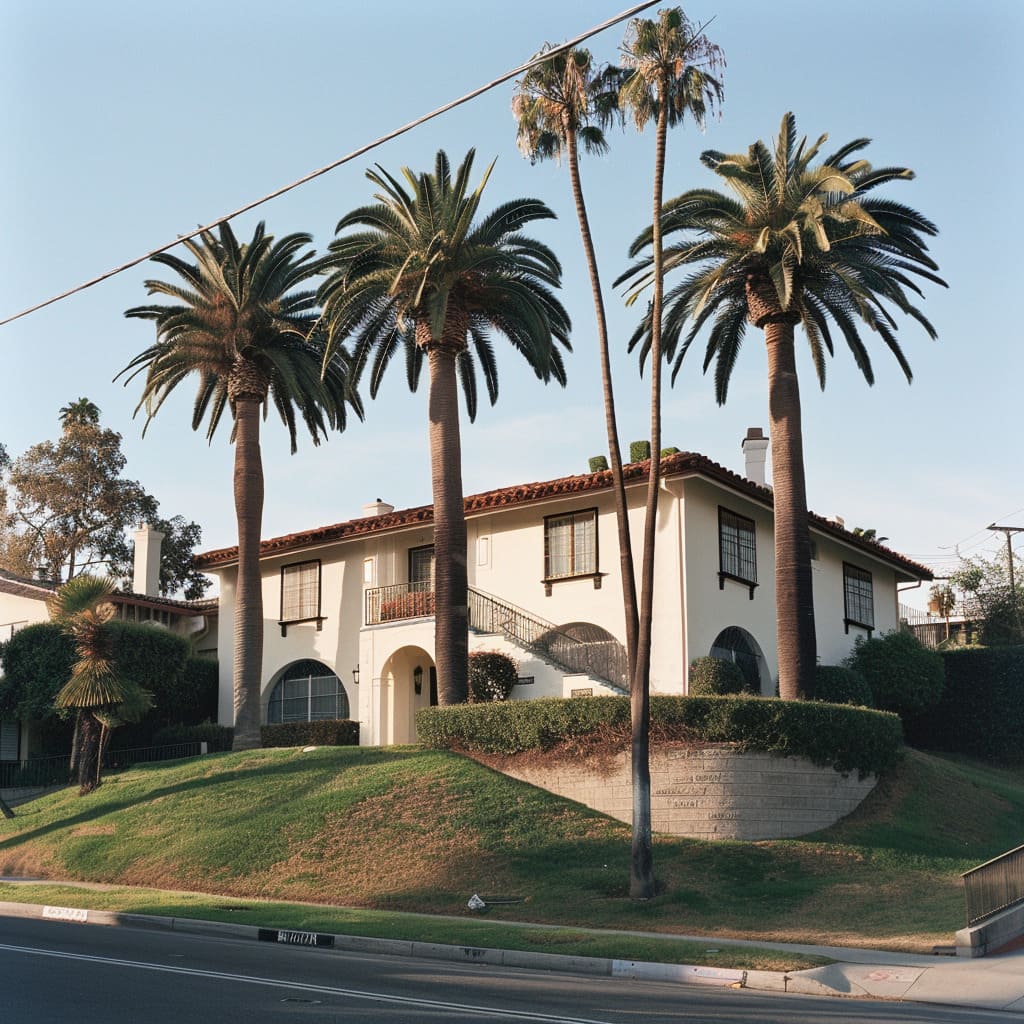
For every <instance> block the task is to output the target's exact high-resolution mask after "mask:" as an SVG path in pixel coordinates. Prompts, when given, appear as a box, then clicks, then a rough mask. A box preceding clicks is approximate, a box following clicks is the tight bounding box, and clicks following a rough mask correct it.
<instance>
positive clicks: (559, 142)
mask: <svg viewBox="0 0 1024 1024" xmlns="http://www.w3.org/2000/svg"><path fill="white" fill-rule="evenodd" d="M549 48H550V47H547V46H545V48H544V50H542V51H541V52H540V53H539V54H538V56H543V55H544V53H545V52H546V51H547V50H548V49H549ZM621 84H622V72H621V71H620V70H619V69H618V68H613V67H608V66H605V67H597V66H595V64H594V59H593V57H592V56H591V54H590V51H589V50H585V49H572V50H562V51H559V52H558V53H555V54H553V55H552V56H551V57H550V58H549V59H548V60H546V61H544V62H543V63H541V64H537V65H535V66H534V67H532V68H530V70H529V71H527V72H526V74H525V75H523V77H522V79H520V81H519V82H517V83H516V85H517V92H516V94H515V96H514V97H513V100H512V113H513V115H514V116H515V118H516V120H517V121H518V124H519V134H518V143H519V148H520V150H521V151H522V152H523V154H524V155H525V156H528V157H529V158H530V160H531V162H535V161H537V160H550V159H552V158H554V159H556V160H559V161H560V160H561V159H562V158H563V157H565V159H566V163H567V164H568V167H569V181H570V183H571V185H572V195H573V200H574V202H575V204H576V217H577V219H578V220H579V225H580V236H581V238H582V240H583V252H584V256H585V257H586V261H587V271H588V273H589V274H590V289H591V292H592V294H593V298H594V312H595V314H596V316H597V347H598V357H599V359H600V362H601V388H602V394H603V397H604V413H605V428H606V430H607V433H608V457H609V461H610V463H611V472H612V489H613V492H614V495H615V517H616V525H617V528H618V535H619V567H620V574H621V576H622V601H623V608H624V611H625V619H626V652H627V655H628V666H629V676H630V678H632V675H633V669H634V667H635V665H636V638H637V620H638V614H639V613H638V611H637V599H636V574H635V572H634V568H633V545H632V541H631V539H630V533H629V518H628V513H627V508H626V487H625V484H624V482H623V476H622V452H621V448H620V445H619V428H618V424H617V422H616V416H615V392H614V388H613V386H612V371H611V358H610V353H609V344H608V320H607V317H606V315H605V306H604V292H603V290H602V288H601V275H600V272H599V270H598V266H597V254H596V253H595V251H594V239H593V235H592V234H591V231H590V219H589V217H588V214H587V206H586V202H585V201H584V198H583V185H582V182H581V181H580V161H579V147H580V143H582V144H583V149H584V150H585V152H587V153H598V154H601V153H605V152H607V151H608V142H607V140H606V139H605V134H604V129H605V128H606V127H608V125H609V124H610V123H611V122H612V120H613V119H615V118H617V117H618V90H619V88H620V86H621Z"/></svg>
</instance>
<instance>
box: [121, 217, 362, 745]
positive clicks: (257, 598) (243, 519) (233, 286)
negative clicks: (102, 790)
mask: <svg viewBox="0 0 1024 1024" xmlns="http://www.w3.org/2000/svg"><path fill="white" fill-rule="evenodd" d="M310 241H311V238H310V236H309V235H307V234H302V233H297V234H291V235H287V236H285V237H284V238H282V239H281V240H280V241H277V242H275V241H274V238H273V236H272V235H267V234H266V232H265V230H264V226H263V224H262V223H260V224H259V225H258V226H257V228H256V230H255V232H254V233H253V237H252V241H250V242H247V243H245V244H239V242H238V241H237V240H236V238H235V236H234V233H233V232H232V230H231V227H230V225H229V224H228V223H227V222H225V223H223V224H221V225H220V227H219V230H218V233H217V234H216V235H214V234H213V233H212V232H203V233H202V234H201V235H200V236H199V240H198V241H193V240H188V241H185V242H184V243H183V244H184V245H185V247H186V248H187V249H188V251H189V253H190V254H191V255H192V257H193V259H194V260H195V262H187V261H186V260H183V259H179V258H178V257H177V256H174V255H171V254H170V253H162V254H160V255H158V256H154V257H153V259H154V261H155V262H157V263H161V264H163V265H164V266H166V267H169V268H170V269H171V270H173V271H174V272H175V273H176V274H177V275H178V276H179V278H180V279H181V280H180V281H175V282H170V283H167V282H164V281H147V282H146V288H147V290H148V292H149V294H150V295H154V294H158V295H166V296H169V297H170V298H171V299H172V300H174V302H173V303H172V304H169V305H150V306H137V307H135V308H133V309H129V310H127V311H126V313H125V315H126V316H128V317H137V318H140V319H143V320H152V321H154V322H155V323H156V333H157V340H156V342H155V344H153V345H152V346H151V347H150V348H148V349H146V350H145V351H144V352H141V353H140V354H139V355H137V356H136V357H135V358H134V359H133V360H132V361H131V362H130V363H129V364H128V366H127V367H125V369H124V370H122V371H121V372H122V373H129V378H128V379H129V380H131V379H132V378H134V377H135V376H136V375H137V374H139V373H142V372H143V371H145V373H146V378H145V383H144V385H143V389H142V398H141V399H140V401H139V406H138V408H137V409H136V412H137V411H138V409H141V408H142V407H143V406H145V409H146V426H147V427H148V425H149V422H150V421H151V420H152V419H153V417H154V416H155V415H156V414H157V412H158V411H159V409H160V407H161V406H162V405H163V403H164V400H165V399H166V398H167V396H168V395H169V394H170V393H171V392H172V391H173V390H174V389H175V387H176V386H177V385H178V384H179V383H180V382H181V381H182V380H184V379H185V378H186V377H190V376H192V375H193V374H195V375H196V376H197V377H198V379H199V389H198V393H197V394H196V399H195V405H194V407H193V414H192V429H193V430H196V429H198V428H199V426H200V425H201V423H202V422H203V420H204V418H206V419H208V427H207V432H206V434H207V438H208V439H210V440H212V439H213V435H214V432H215V431H216V429H217V426H218V424H219V423H220V422H221V419H222V417H223V413H224V410H225V408H227V409H229V410H230V414H231V419H232V434H231V440H232V441H233V442H234V445H235V466H234V496H235V514H236V517H237V520H238V583H237V590H236V594H235V623H234V666H233V671H234V724H235V737H234V747H235V749H236V750H243V749H248V748H251V747H258V746H259V745H260V677H261V673H262V661H263V595H262V587H261V579H260V567H259V545H260V534H261V528H262V518H263V464H262V460H261V456H260V412H261V410H262V412H263V414H264V416H265V415H266V412H267V406H268V405H269V404H270V403H272V404H273V405H274V407H275V408H276V409H277V411H278V414H279V415H280V417H281V420H282V421H283V422H284V424H285V426H286V427H287V429H288V434H289V436H290V438H291V450H292V452H293V453H294V452H295V450H296V433H297V422H296V418H297V414H298V415H299V416H301V418H302V421H303V423H305V425H306V428H307V430H308V431H309V434H310V436H311V437H312V439H313V443H314V444H319V443H320V439H321V436H323V437H326V436H327V432H328V429H329V428H336V429H339V430H341V429H343V428H344V426H345V405H346V402H347V403H349V404H350V405H351V406H352V407H353V409H354V410H355V411H356V413H357V414H358V415H361V414H362V413H361V407H360V404H359V399H358V397H357V396H356V395H355V393H354V392H353V391H352V390H351V389H350V388H349V386H348V378H347V372H346V366H345V357H344V352H343V351H342V350H338V349H336V350H335V354H334V355H333V356H332V358H330V359H328V360H326V361H325V360H324V338H323V337H322V335H320V334H318V333H317V332H316V331H315V330H314V328H315V327H316V324H317V321H318V312H317V309H316V296H315V293H314V292H313V291H312V290H309V289H303V288H302V287H301V286H302V285H303V284H304V283H305V282H307V281H308V280H309V279H310V278H311V277H312V276H313V275H314V274H316V273H317V272H318V270H319V264H318V262H317V261H316V260H315V259H314V256H313V251H312V250H307V251H305V252H303V251H302V250H303V248H304V246H306V245H307V244H309V242H310ZM143 432H145V431H143Z"/></svg>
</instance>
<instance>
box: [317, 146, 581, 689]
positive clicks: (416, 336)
mask: <svg viewBox="0 0 1024 1024" xmlns="http://www.w3.org/2000/svg"><path fill="white" fill-rule="evenodd" d="M473 157H474V151H473V150H470V151H469V152H468V153H467V154H466V157H465V159H464V160H463V161H462V163H461V164H460V165H459V167H458V168H457V169H456V171H455V175H454V177H453V176H452V173H451V168H450V166H449V163H448V157H447V155H446V154H445V153H444V151H443V150H441V151H439V152H438V154H437V158H436V160H435V163H434V171H433V173H432V174H431V173H423V174H419V175H416V174H414V173H413V172H412V171H411V170H409V168H407V167H403V168H402V176H403V178H404V179H405V185H403V184H402V183H401V182H400V181H398V180H397V179H396V178H394V177H392V176H391V175H390V174H388V173H387V172H386V171H385V170H384V169H383V168H380V167H378V169H377V171H368V172H367V177H368V178H369V179H370V181H371V182H373V184H374V185H376V186H377V188H378V189H379V190H380V191H379V192H378V193H377V194H376V198H377V200H378V202H376V203H374V204H373V205H370V206H364V207H360V208H359V209H357V210H353V211H352V212H351V213H349V214H348V215H346V216H345V217H343V218H342V219H341V220H340V221H339V222H338V226H337V228H336V229H335V230H336V233H337V234H339V235H340V236H341V237H339V238H336V239H335V240H334V241H333V242H332V243H331V245H330V254H329V255H328V257H327V258H326V260H325V266H326V268H327V269H328V271H329V273H328V276H327V279H326V280H325V281H324V283H323V285H322V287H321V289H320V300H321V302H322V303H323V307H324V318H325V321H326V323H327V324H328V325H329V332H330V339H331V341H330V343H329V346H328V352H329V353H331V352H333V351H334V347H335V345H336V344H337V343H338V342H339V341H340V340H341V339H344V338H349V337H350V338H351V339H352V345H353V350H352V361H353V367H354V372H355V373H357V374H361V373H362V372H363V370H364V368H365V366H366V364H367V363H368V362H369V361H370V360H371V357H372V367H371V370H370V395H371V396H372V397H376V394H377V389H378V388H379V387H380V383H381V379H382V377H383V375H384V372H385V371H386V369H387V367H388V365H389V364H390V362H391V359H392V358H393V356H394V355H395V354H396V352H399V351H402V352H403V353H404V354H405V364H406V375H407V379H408V382H409V387H410V389H411V390H413V391H415V390H416V387H417V384H418V382H419V377H420V373H421V370H422V367H423V363H424V361H426V363H427V366H428V372H429V379H430V395H429V399H428V416H429V433H430V468H431V486H432V491H433V501H434V556H435V578H434V590H435V619H434V629H435V640H434V659H435V661H436V663H437V679H438V698H439V700H440V702H441V703H442V704H458V703H462V702H464V701H465V700H466V697H467V693H468V690H467V685H468V684H467V671H468V628H469V619H468V616H469V612H468V608H467V603H466V602H467V571H466V518H465V506H464V503H463V489H462V454H461V435H460V427H459V402H458V387H457V384H456V380H457V378H461V381H462V386H463V392H464V394H465V397H466V407H467V412H468V414H469V418H470V420H472V419H473V418H474V417H475V415H476V405H477V397H476V396H477V388H476V362H477V361H479V364H480V367H481V369H482V370H483V373H484V379H485V381H486V384H487V392H488V395H489V397H490V400H491V402H492V403H493V402H494V401H495V400H496V399H497V396H498V375H497V365H496V363H495V361H494V352H493V349H492V346H491V334H492V332H496V333H498V334H501V335H503V336H504V337H505V338H506V339H507V340H508V341H509V342H510V343H511V345H512V347H513V348H515V349H516V350H517V351H518V352H519V353H520V354H521V355H522V356H523V357H524V358H525V359H526V361H527V362H528V363H529V365H530V366H531V367H532V369H533V370H534V372H535V373H536V374H537V376H538V378H540V379H541V380H543V381H547V380H549V379H550V378H552V377H553V378H554V379H555V380H557V381H558V382H559V383H561V384H564V383H565V368H564V366H563V364H562V359H561V354H560V352H559V350H558V348H557V345H556V342H558V343H561V344H563V345H565V347H566V348H568V347H569V316H568V314H567V313H566V312H565V310H564V309H563V308H562V305H561V304H560V303H559V301H558V300H557V298H556V297H555V295H554V293H553V289H554V288H557V287H558V286H559V284H560V282H561V274H562V269H561V266H560V265H559V263H558V260H557V258H556V257H555V254H554V253H553V252H552V251H551V250H550V249H549V248H548V247H547V246H545V245H542V244H541V243H540V242H538V241H536V240H535V239H533V238H529V237H527V236H526V235H523V234H521V233H520V232H521V229H522V228H524V227H525V226H526V225H527V224H530V223H532V222H533V221H536V220H545V219H549V218H553V217H554V214H553V213H552V212H551V211H550V210H549V209H548V208H547V206H545V205H544V204H543V203H542V202H540V201H539V200H537V199H514V200H512V201H510V202H507V203H504V204H503V205H501V206H499V207H498V208H497V209H496V210H494V211H492V212H491V213H489V214H487V215H485V216H482V217H480V218H479V219H478V217H477V215H478V213H479V208H480V200H481V197H482V194H483V190H484V187H485V185H486V184H487V179H488V177H489V176H490V173H491V168H493V166H494V164H493V163H492V164H491V166H490V167H488V169H487V170H486V171H485V173H484V176H483V179H482V180H481V181H480V184H479V185H477V187H476V188H475V189H474V190H473V191H470V185H469V176H470V174H471V172H472V168H473ZM353 227H363V228H365V230H363V231H356V232H353V233H351V234H342V232H344V231H346V230H347V229H348V228H353ZM474 356H475V358H474Z"/></svg>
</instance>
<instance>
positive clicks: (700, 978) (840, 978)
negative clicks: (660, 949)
mask: <svg viewBox="0 0 1024 1024" xmlns="http://www.w3.org/2000/svg"><path fill="white" fill-rule="evenodd" d="M3 881H4V882H8V883H9V882H23V883H27V882H29V880H28V879H11V878H5V879H3ZM32 881H38V880H32ZM63 884H71V885H76V884H77V885H79V886H81V887H82V888H104V889H105V888H110V886H106V885H96V884H95V883H93V884H90V883H63ZM0 915H2V916H6V917H29V918H50V919H55V920H73V921H77V922H79V923H82V924H98V925H114V926H121V927H142V928H159V929H167V930H173V931H180V932H185V933H190V932H191V933H194V934H207V935H209V934H216V935H221V936H225V937H234V938H240V939H254V940H256V939H259V940H262V941H268V931H269V933H270V934H269V941H278V942H281V943H286V944H301V945H315V944H317V943H316V942H314V941H310V940H311V939H314V938H322V939H324V940H329V941H326V942H324V943H321V945H328V946H330V947H333V948H335V949H337V950H339V951H345V952H365V953H371V954H378V955H391V956H411V957H420V958H424V959H437V960H446V961H461V962H466V963H478V964H482V965H487V964H493V965H501V966H506V967H524V968H530V969H534V970H552V971H561V972H565V973H573V974H589V975H611V976H617V977H631V978H636V979H637V980H641V981H642V980H649V981H669V982H679V983H683V984H702V985H721V986H731V987H734V988H751V989H760V990H763V991H771V992H793V993H800V994H804V995H817V996H845V997H854V998H872V999H886V1000H897V1001H904V1000H905V1001H910V1002H917V1003H939V1004H943V1005H946V1006H964V1007H977V1008H980V1009H988V1010H1003V1011H1010V1012H1015V1013H1020V1014H1022V1015H1024V948H1017V949H1015V950H1013V951H1011V952H1006V953H1002V954H993V955H990V956H987V957H984V958H975V959H969V958H957V957H946V956H922V955H919V954H915V953H894V952H891V951H888V950H871V949H856V948H851V947H845V946H807V945H797V944H789V943H779V942H763V941H757V940H740V939H722V938H720V937H718V938H708V937H707V936H696V935H677V936H668V935H665V934H664V933H663V932H616V934H620V935H650V936H652V937H656V938H660V939H666V938H677V939H681V940H689V941H696V942H706V943H707V944H708V945H709V946H714V945H726V944H727V945H739V946H758V947H761V948H763V949H778V950H783V951H790V952H795V953H807V954H814V955H817V956H822V957H827V958H829V959H831V960H834V961H835V963H832V964H829V965H828V966H826V967H815V968H812V969H810V970H806V971H792V972H786V973H783V972H780V971H743V970H730V969H726V968H716V967H706V966H692V965H687V964H664V963H646V962H638V961H623V960H612V959H605V958H598V957H582V956H565V955H558V954H550V953H526V952H520V951H514V950H498V949H486V948H480V947H473V946H449V945H441V944H439V943H427V942H415V941H411V940H399V939H375V938H367V937H361V936H349V935H324V936H319V935H318V934H317V933H308V934H307V933H304V932H285V931H281V932H276V931H274V930H268V929H261V928H259V927H258V926H255V925H243V924H233V923H231V924H224V923H220V922H212V921H200V920H194V919H191V918H165V917H156V916H152V915H145V914H132V913H114V912H110V911H99V910H88V911H86V910H75V909H74V908H68V907H60V908H54V907H43V906H40V905H37V904H29V903H3V902H0ZM417 916H419V915H417ZM460 920H465V919H464V918H460ZM529 927H543V926H538V925H529ZM581 930H582V929H581ZM586 930H587V931H592V930H593V931H596V930H597V929H586Z"/></svg>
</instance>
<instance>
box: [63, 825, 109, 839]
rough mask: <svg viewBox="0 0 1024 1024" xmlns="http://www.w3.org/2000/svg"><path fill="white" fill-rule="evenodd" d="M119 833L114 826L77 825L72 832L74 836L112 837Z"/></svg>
mask: <svg viewBox="0 0 1024 1024" xmlns="http://www.w3.org/2000/svg"><path fill="white" fill-rule="evenodd" d="M116 831H117V827H116V826H114V825H76V826H75V827H74V828H73V829H72V830H71V835H73V836H112V835H113V834H114V833H115V832H116Z"/></svg>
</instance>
